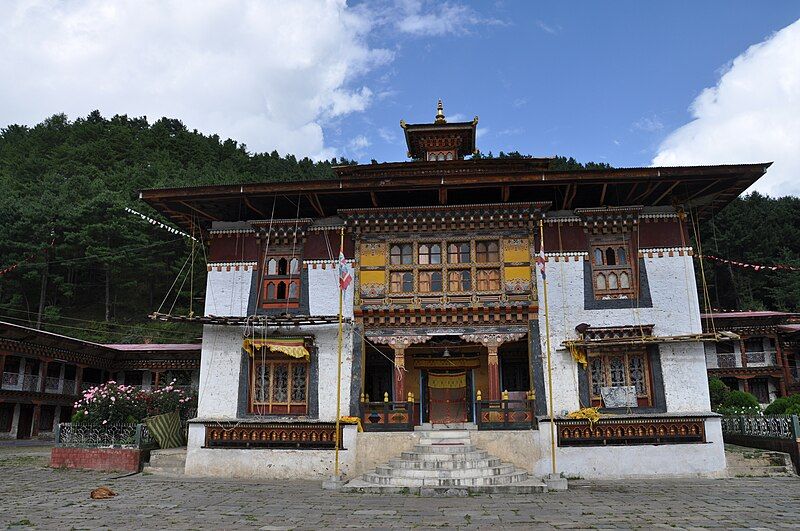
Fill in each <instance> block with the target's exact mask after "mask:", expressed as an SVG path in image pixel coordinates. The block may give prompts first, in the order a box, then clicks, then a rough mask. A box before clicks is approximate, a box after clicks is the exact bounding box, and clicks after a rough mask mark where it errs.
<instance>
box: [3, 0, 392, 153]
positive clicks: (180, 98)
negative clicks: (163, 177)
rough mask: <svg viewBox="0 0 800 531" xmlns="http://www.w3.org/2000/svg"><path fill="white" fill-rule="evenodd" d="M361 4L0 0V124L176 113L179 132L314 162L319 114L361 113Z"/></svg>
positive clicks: (376, 55) (373, 58)
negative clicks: (61, 116)
mask: <svg viewBox="0 0 800 531" xmlns="http://www.w3.org/2000/svg"><path fill="white" fill-rule="evenodd" d="M368 15H369V13H367V11H366V9H364V8H363V7H362V8H350V7H348V6H347V4H346V2H345V0H302V1H300V0H298V1H292V2H284V1H281V0H271V1H256V0H228V1H215V0H192V1H180V0H168V1H156V0H147V1H145V0H120V1H116V2H106V1H103V0H75V1H72V2H58V1H55V0H43V1H38V2H26V1H24V0H20V1H18V2H2V3H0V50H2V51H1V52H0V120H2V123H0V125H7V124H10V123H23V124H35V123H38V122H39V121H41V120H42V119H44V118H45V117H47V116H49V115H51V114H54V113H57V112H65V113H67V114H68V115H69V116H70V117H72V118H75V117H78V116H85V115H86V114H87V113H88V112H90V111H91V110H93V109H99V110H100V111H101V112H102V113H103V114H104V115H113V114H116V113H120V114H123V113H124V114H128V115H132V116H140V115H146V116H147V117H148V118H149V119H150V120H151V121H153V120H155V119H158V118H160V117H161V116H169V117H175V118H179V119H181V120H182V121H183V122H184V123H185V124H186V125H187V127H189V128H197V129H199V130H201V131H203V132H205V133H218V134H219V135H220V136H222V137H223V138H225V137H230V138H233V139H236V140H239V141H242V142H245V143H246V144H247V146H248V148H249V149H251V150H258V151H261V150H272V149H277V150H278V151H280V152H281V153H287V152H288V153H295V154H297V155H301V156H302V155H309V156H315V157H328V156H331V155H333V154H335V151H334V150H332V149H331V148H330V147H329V146H326V144H325V139H324V137H323V129H322V128H323V125H325V123H326V120H330V119H332V118H335V117H340V116H343V115H347V114H349V113H353V112H358V111H362V110H364V109H365V108H366V107H367V106H368V105H369V103H370V101H371V99H372V98H373V94H372V90H371V89H370V88H369V87H366V86H360V85H359V83H358V81H359V77H360V76H362V75H364V74H365V73H367V72H369V71H370V70H372V69H374V68H375V67H376V66H378V65H381V64H385V63H387V62H389V61H391V59H392V54H391V52H389V51H387V50H383V49H375V48H371V47H370V46H369V45H368V44H367V43H366V37H367V35H368V34H369V32H370V31H371V29H372V27H373V25H372V23H371V18H370V17H369V16H368Z"/></svg>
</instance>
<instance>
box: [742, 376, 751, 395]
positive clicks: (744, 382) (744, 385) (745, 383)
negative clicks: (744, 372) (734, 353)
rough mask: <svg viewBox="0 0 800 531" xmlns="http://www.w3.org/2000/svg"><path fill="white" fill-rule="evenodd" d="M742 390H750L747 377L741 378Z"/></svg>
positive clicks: (747, 391) (746, 391)
mask: <svg viewBox="0 0 800 531" xmlns="http://www.w3.org/2000/svg"><path fill="white" fill-rule="evenodd" d="M742 391H744V392H745V393H749V392H750V379H749V378H742Z"/></svg>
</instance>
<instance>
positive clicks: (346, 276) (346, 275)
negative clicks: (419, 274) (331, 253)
mask: <svg viewBox="0 0 800 531" xmlns="http://www.w3.org/2000/svg"><path fill="white" fill-rule="evenodd" d="M352 281H353V275H352V274H351V273H350V271H349V270H348V268H347V260H346V259H345V257H344V226H342V230H341V234H340V237H339V355H338V361H337V363H336V435H335V437H336V448H335V450H334V452H335V457H334V466H333V475H334V481H338V480H339V479H340V477H339V447H340V446H341V444H342V441H340V440H339V437H341V431H340V428H341V422H340V421H341V417H342V339H343V337H342V336H343V327H342V318H343V313H344V292H345V290H346V289H347V286H349V285H350V282H352Z"/></svg>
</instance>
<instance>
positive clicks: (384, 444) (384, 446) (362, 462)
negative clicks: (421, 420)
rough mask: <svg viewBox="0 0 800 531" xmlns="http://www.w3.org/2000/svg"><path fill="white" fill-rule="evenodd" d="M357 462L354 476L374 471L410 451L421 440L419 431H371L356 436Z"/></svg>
mask: <svg viewBox="0 0 800 531" xmlns="http://www.w3.org/2000/svg"><path fill="white" fill-rule="evenodd" d="M356 441H357V442H356V463H355V469H354V471H353V475H354V476H360V475H362V474H366V473H367V472H374V471H375V467H378V466H381V465H385V464H386V463H387V462H388V461H389V460H390V459H394V458H396V457H400V454H401V453H402V452H410V451H411V449H412V447H413V446H414V445H415V444H417V442H418V441H419V432H415V431H395V432H374V431H372V432H369V431H365V432H362V433H359V434H358V435H357V437H356Z"/></svg>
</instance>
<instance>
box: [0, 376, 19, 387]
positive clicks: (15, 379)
mask: <svg viewBox="0 0 800 531" xmlns="http://www.w3.org/2000/svg"><path fill="white" fill-rule="evenodd" d="M0 388H2V389H17V388H19V373H18V372H4V373H3V379H2V382H0Z"/></svg>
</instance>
